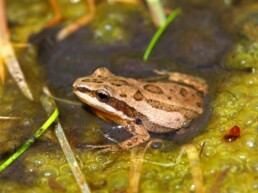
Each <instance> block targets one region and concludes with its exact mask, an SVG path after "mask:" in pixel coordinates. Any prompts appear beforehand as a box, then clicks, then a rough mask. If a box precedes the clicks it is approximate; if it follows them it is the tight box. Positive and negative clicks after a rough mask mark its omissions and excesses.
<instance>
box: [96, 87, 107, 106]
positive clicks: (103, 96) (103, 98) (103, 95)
mask: <svg viewBox="0 0 258 193" xmlns="http://www.w3.org/2000/svg"><path fill="white" fill-rule="evenodd" d="M96 96H97V99H98V100H99V101H100V102H103V103H107V102H108V100H109V98H110V95H109V93H108V92H107V91H105V90H97V91H96Z"/></svg>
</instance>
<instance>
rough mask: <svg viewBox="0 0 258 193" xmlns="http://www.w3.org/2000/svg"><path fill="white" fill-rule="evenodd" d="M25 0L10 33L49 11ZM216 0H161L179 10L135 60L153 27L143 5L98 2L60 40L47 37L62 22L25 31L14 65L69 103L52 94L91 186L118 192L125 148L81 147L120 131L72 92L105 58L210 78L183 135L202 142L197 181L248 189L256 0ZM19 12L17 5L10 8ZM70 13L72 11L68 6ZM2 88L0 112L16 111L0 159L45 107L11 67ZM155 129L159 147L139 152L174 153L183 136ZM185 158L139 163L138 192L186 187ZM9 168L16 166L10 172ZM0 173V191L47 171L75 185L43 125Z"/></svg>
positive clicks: (37, 89) (47, 176)
mask: <svg viewBox="0 0 258 193" xmlns="http://www.w3.org/2000/svg"><path fill="white" fill-rule="evenodd" d="M26 2H27V3H28V5H30V6H31V7H30V9H28V11H25V10H23V11H24V14H23V16H24V15H25V16H24V17H25V19H24V20H22V19H21V17H20V19H18V17H16V18H15V16H12V17H11V16H9V18H10V19H9V20H10V23H11V24H12V29H13V30H14V32H15V33H14V35H13V39H14V40H16V41H18V40H21V39H22V37H24V36H26V35H19V34H20V33H22V32H23V30H24V28H25V27H26V26H27V27H29V26H30V25H32V24H33V22H35V21H36V19H40V18H41V17H42V15H43V14H42V15H41V14H40V13H45V12H46V13H48V14H47V15H49V12H50V10H49V7H48V5H47V4H46V3H43V2H41V3H40V2H36V1H35V2H34V4H33V3H31V4H30V1H29V0H27V1H26ZM223 2H224V3H223ZM223 2H222V1H212V2H209V3H207V2H206V1H193V2H191V3H190V2H184V1H179V2H177V1H174V2H173V3H171V2H165V5H166V6H167V7H168V8H174V7H177V6H180V7H181V8H182V10H183V13H182V14H181V15H180V16H178V17H177V18H176V19H175V21H173V22H172V23H171V25H170V26H169V28H168V29H167V30H166V31H165V33H164V34H163V35H162V37H161V38H160V40H159V41H158V43H157V45H156V46H155V49H154V50H153V52H152V53H151V55H150V58H149V59H148V60H147V61H146V62H143V59H142V58H143V54H144V51H145V49H146V47H147V45H148V43H149V41H150V39H151V37H152V36H153V34H154V33H155V30H156V29H155V28H154V26H153V25H152V23H151V21H150V18H149V15H148V12H147V9H146V7H144V6H133V5H126V4H114V5H107V4H105V3H98V8H97V16H96V18H94V20H93V21H92V22H91V23H90V25H88V26H86V27H83V28H82V29H80V30H79V31H77V32H75V33H74V34H72V35H71V36H69V37H68V38H66V39H65V40H63V41H61V42H57V41H56V40H55V35H56V33H57V31H58V30H59V29H60V27H61V25H60V24H59V25H58V26H55V27H53V28H50V29H45V30H42V31H40V32H37V33H36V34H34V35H32V36H31V37H30V38H29V40H30V42H31V43H33V45H34V47H32V48H28V49H25V50H19V58H20V61H21V65H22V67H23V68H24V71H25V76H26V77H27V79H28V81H29V84H30V85H31V87H32V88H33V94H34V95H35V96H36V98H38V97H39V96H40V93H41V87H42V85H43V83H46V85H47V86H48V87H49V88H50V90H51V92H52V93H53V95H54V96H56V97H58V98H61V99H66V100H69V101H70V102H76V103H77V104H71V103H67V102H60V101H57V104H58V108H59V110H60V121H61V123H62V125H63V126H64V129H65V132H66V134H67V137H68V140H69V142H70V143H71V144H72V146H73V149H74V151H75V154H76V155H77V157H78V159H80V160H81V162H82V170H83V172H84V174H85V176H86V179H87V180H88V181H89V184H90V187H91V188H92V190H93V191H94V192H125V191H126V188H127V186H128V183H129V179H128V178H127V176H128V172H129V167H130V151H122V152H116V153H107V154H103V155H98V154H97V153H96V152H95V151H92V150H90V149H87V148H86V149H85V148H83V145H84V144H110V143H111V142H110V141H109V140H108V139H106V138H105V136H104V133H108V134H109V135H111V136H113V137H114V138H116V139H118V140H119V139H120V140H121V139H124V138H126V137H128V134H126V132H124V131H123V130H117V129H116V130H114V129H113V128H111V125H109V124H106V123H105V122H104V121H102V120H100V119H99V118H98V117H96V116H95V115H94V114H92V113H91V111H90V109H89V108H88V107H86V106H84V105H81V103H80V102H79V101H78V100H77V99H76V97H75V96H74V94H73V92H72V84H73V82H74V80H75V79H77V78H78V77H81V76H87V75H89V74H91V73H92V72H93V71H94V70H95V69H96V68H98V67H100V66H106V67H108V68H109V69H110V70H111V71H112V72H113V73H115V74H118V75H121V76H130V77H135V78H147V77H152V78H153V77H155V76H156V75H155V74H154V73H153V70H154V69H160V70H170V71H179V72H184V73H189V74H193V75H198V76H200V77H203V78H205V79H206V80H207V82H208V83H209V86H210V92H209V95H210V97H209V98H210V100H209V101H208V102H207V106H206V107H207V108H208V106H209V109H210V110H208V111H209V112H211V115H210V116H209V121H208V123H206V121H203V120H202V119H200V120H199V122H200V123H202V124H201V125H202V127H201V126H200V133H199V135H198V136H197V137H195V138H194V139H193V137H194V136H191V137H190V138H189V139H188V141H187V143H188V144H191V145H193V146H195V147H196V149H197V150H198V153H200V152H201V153H200V154H201V156H200V162H201V172H202V174H203V176H204V186H205V187H206V189H207V191H208V192H255V191H257V187H258V184H257V177H258V176H257V164H258V158H257V155H256V153H255V148H256V146H257V140H258V136H257V132H256V131H257V117H258V115H257V108H258V106H257V105H258V104H257V101H256V100H255V98H256V96H257V93H258V88H257V86H256V83H257V81H258V80H257V79H258V78H257V74H256V72H255V71H256V69H257V53H258V51H257V48H258V46H257V44H258V43H257V39H258V38H257V37H258V36H257V35H258V34H257V32H256V31H257V30H255V29H257V27H256V26H257V25H256V24H257V23H256V21H257V20H255V19H254V18H258V15H257V7H258V5H257V3H256V2H254V1H231V2H228V3H226V2H225V1H223ZM32 5H33V6H34V7H33V6H32ZM61 5H62V7H63V8H64V10H65V8H66V6H69V3H67V2H66V3H65V2H62V3H61ZM8 6H9V7H8V8H7V9H9V10H15V6H16V7H17V6H20V5H19V3H16V2H15V1H14V0H13V1H10V2H9V3H8ZM37 6H38V7H37ZM73 6H74V10H79V13H82V12H87V8H86V9H85V7H84V6H83V3H82V2H79V3H77V4H74V5H73ZM34 9H36V10H37V9H38V11H34ZM82 10H83V11H82ZM239 10H241V14H240V13H239ZM80 11H81V12H80ZM9 12H11V11H9ZM20 12H22V11H21V10H20ZM20 12H17V15H18V16H19V14H18V13H20ZM79 13H78V15H80V14H79ZM26 14H27V15H26ZM29 14H31V15H33V14H34V17H35V19H34V20H35V21H33V20H32V21H27V20H26V17H27V19H29V17H30V15H29ZM65 14H67V15H69V14H70V13H66V12H65ZM9 15H11V14H10V13H9ZM14 15H15V14H14ZM78 15H77V16H78ZM50 16H51V14H50ZM67 17H68V16H67ZM73 17H76V14H75V13H74V15H70V18H73ZM68 18H69V17H68ZM118 18H119V19H118ZM41 22H42V21H41ZM39 25H40V24H39ZM23 26H25V27H23ZM19 27H20V28H19ZM39 28H40V27H39ZM30 30H31V28H30ZM32 31H33V30H32ZM26 33H28V32H26ZM28 34H29V33H28ZM1 97H2V102H1V106H2V107H3V108H2V109H3V110H2V114H4V115H6V114H8V115H15V116H17V117H20V118H19V120H17V121H14V122H7V121H6V122H5V123H4V124H2V126H1V130H0V132H1V134H2V135H1V139H0V144H2V147H1V152H0V155H1V156H0V157H1V158H2V159H4V158H6V157H7V156H8V155H10V154H11V153H12V152H13V151H14V150H15V149H16V148H17V147H18V146H19V145H20V144H21V143H22V142H24V141H25V140H26V139H28V138H29V137H30V136H31V134H32V133H33V132H34V131H35V130H36V128H38V127H39V126H40V125H41V124H42V122H43V121H44V120H45V119H46V117H47V116H46V114H45V113H44V110H43V109H42V107H41V105H40V103H39V101H38V99H37V100H36V102H29V101H27V100H26V99H25V98H24V97H23V96H22V95H21V94H20V93H19V91H18V90H17V88H16V87H15V84H14V83H13V81H12V80H11V78H10V77H8V80H7V82H6V84H5V86H4V87H3V91H2V94H1ZM37 101H38V102H37ZM18 102H19V103H18ZM31 117H33V118H31ZM206 118H207V117H206ZM199 125H200V124H199ZM204 125H206V126H204ZM235 125H238V126H239V127H240V130H241V133H240V137H239V138H238V137H236V138H235V140H233V141H232V142H231V143H227V141H226V140H224V138H223V137H224V136H225V135H226V134H228V132H229V130H230V129H231V128H232V127H234V126H235ZM195 135H196V133H195ZM154 137H158V138H162V139H163V140H164V141H165V142H166V143H165V146H162V145H161V146H160V145H158V147H160V148H157V149H155V148H154V149H149V150H148V152H147V153H146V156H145V157H146V158H145V159H146V160H147V161H156V162H158V163H167V162H175V160H176V158H177V157H178V154H179V152H180V150H181V149H182V148H183V147H184V145H185V144H186V142H185V141H184V143H180V144H175V141H173V140H171V139H173V138H169V140H168V136H165V135H164V136H154ZM176 142H178V141H176ZM189 162H190V161H189V158H187V157H186V156H183V158H182V159H181V161H180V162H179V163H178V164H177V165H176V166H175V167H164V166H157V165H153V164H151V163H144V165H143V169H142V172H141V181H140V182H141V183H140V187H139V192H194V186H195V185H194V183H193V180H194V177H191V175H192V173H189V168H190V169H191V167H190V165H189ZM17 169H19V171H20V172H19V173H16V172H15V171H17ZM240 174H241V175H240ZM214 176H215V177H214ZM0 178H1V181H0V184H2V186H0V192H1V191H2V192H5V191H11V192H19V191H20V190H21V189H22V192H29V191H34V192H51V191H53V186H52V185H51V182H53V181H55V182H57V183H58V184H60V186H61V187H64V189H65V190H67V192H74V191H78V187H77V185H76V183H75V181H74V179H73V177H72V175H71V172H70V171H69V167H68V165H67V163H66V161H65V158H64V157H63V155H62V152H61V150H60V148H59V146H58V143H57V141H56V139H55V137H54V135H53V133H52V132H51V131H49V133H48V135H46V136H43V137H42V138H41V139H40V140H39V141H38V142H37V143H36V144H33V146H32V147H31V148H30V149H29V151H27V152H26V153H25V154H24V155H23V156H21V158H19V159H18V160H17V161H16V162H15V163H14V165H11V166H10V167H9V168H7V169H6V170H5V171H4V172H3V173H2V174H0ZM242 179H245V180H246V179H248V180H247V181H248V182H247V183H246V184H237V183H236V182H237V181H239V180H240V181H241V180H242ZM1 188H2V189H1ZM61 189H62V188H61ZM55 191H57V192H58V191H59V192H60V191H62V190H60V188H59V189H57V190H56V189H55Z"/></svg>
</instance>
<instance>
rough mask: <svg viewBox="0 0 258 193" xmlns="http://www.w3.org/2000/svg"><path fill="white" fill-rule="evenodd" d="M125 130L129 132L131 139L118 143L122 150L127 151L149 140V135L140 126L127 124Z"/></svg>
mask: <svg viewBox="0 0 258 193" xmlns="http://www.w3.org/2000/svg"><path fill="white" fill-rule="evenodd" d="M125 129H126V130H127V131H128V132H130V133H131V134H132V135H133V137H131V138H129V139H127V140H125V141H123V142H121V143H119V146H120V147H121V148H122V149H129V148H131V147H134V146H137V145H139V144H141V143H144V142H146V141H148V140H149V139H150V134H149V133H148V131H147V130H146V129H145V127H144V126H143V125H142V124H136V123H129V124H128V125H127V126H126V127H125Z"/></svg>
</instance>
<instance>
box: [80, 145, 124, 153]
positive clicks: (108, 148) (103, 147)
mask: <svg viewBox="0 0 258 193" xmlns="http://www.w3.org/2000/svg"><path fill="white" fill-rule="evenodd" d="M84 147H86V148H91V149H98V153H106V152H114V151H119V150H121V149H122V148H121V147H119V146H118V145H84Z"/></svg>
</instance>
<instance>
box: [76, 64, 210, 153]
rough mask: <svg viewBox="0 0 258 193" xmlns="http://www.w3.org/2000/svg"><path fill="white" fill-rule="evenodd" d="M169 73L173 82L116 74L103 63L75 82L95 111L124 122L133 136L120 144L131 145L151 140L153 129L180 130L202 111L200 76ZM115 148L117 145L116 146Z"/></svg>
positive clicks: (77, 89) (77, 90)
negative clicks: (102, 65) (150, 80)
mask: <svg viewBox="0 0 258 193" xmlns="http://www.w3.org/2000/svg"><path fill="white" fill-rule="evenodd" d="M158 73H159V74H168V75H170V80H171V81H170V82H154V83H153V82H146V81H142V80H136V79H132V78H126V77H121V76H116V75H114V74H113V73H111V72H110V71H109V70H108V69H107V68H105V67H101V68H98V69H96V71H95V72H94V73H93V74H92V75H90V76H86V77H83V78H79V79H77V80H76V81H75V82H74V84H73V90H74V93H75V94H76V95H77V97H78V98H79V99H80V100H81V101H83V102H84V103H86V104H87V105H89V106H91V107H92V108H93V110H94V111H95V113H96V114H97V115H98V116H99V117H101V118H103V119H105V120H108V121H112V122H114V123H116V124H118V125H121V126H123V127H124V128H125V129H126V130H127V131H129V132H130V133H131V134H132V135H133V137H131V138H129V139H127V140H125V141H123V142H121V143H120V144H119V146H120V148H122V149H129V148H131V147H133V146H136V145H138V144H141V143H143V142H146V141H148V140H149V138H150V135H149V133H148V131H151V132H154V133H166V132H177V131H179V130H180V129H181V128H185V127H187V126H188V125H189V124H190V122H191V121H192V120H193V119H195V118H197V117H198V116H199V115H201V114H202V113H203V109H204V97H203V96H204V93H206V92H207V85H206V82H205V81H204V80H203V79H201V78H198V77H194V76H190V75H186V74H181V73H177V72H174V73H168V72H158ZM114 149H115V148H114Z"/></svg>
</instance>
